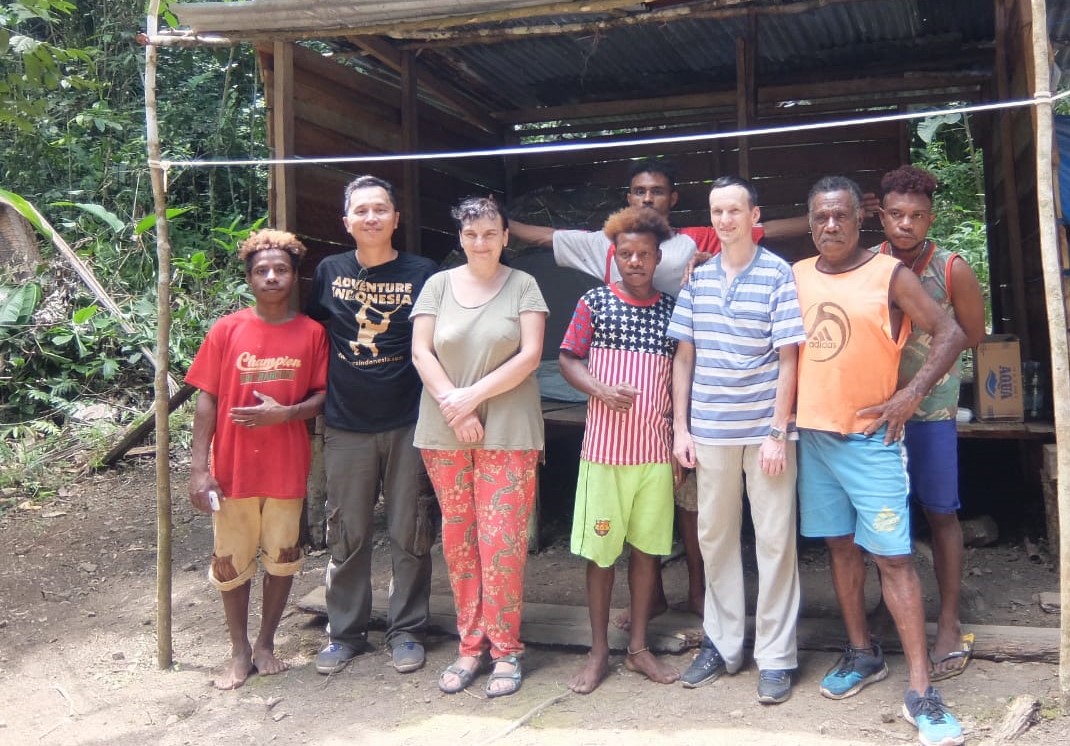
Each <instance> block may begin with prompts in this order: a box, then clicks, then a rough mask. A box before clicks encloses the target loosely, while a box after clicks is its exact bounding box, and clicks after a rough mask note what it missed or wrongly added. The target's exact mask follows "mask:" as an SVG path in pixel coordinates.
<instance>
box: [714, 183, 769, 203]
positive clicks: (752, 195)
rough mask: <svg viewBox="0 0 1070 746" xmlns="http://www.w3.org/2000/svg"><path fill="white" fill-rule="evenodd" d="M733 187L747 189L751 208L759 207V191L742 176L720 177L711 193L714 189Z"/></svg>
mask: <svg viewBox="0 0 1070 746" xmlns="http://www.w3.org/2000/svg"><path fill="white" fill-rule="evenodd" d="M733 186H737V187H742V188H743V189H745V190H746V191H747V199H749V200H750V206H751V207H757V206H758V190H757V189H755V188H754V185H753V184H751V183H750V182H749V181H747V180H746V179H744V178H743V177H742V176H718V177H717V178H716V179H714V180H713V183H712V184H711V185H710V193H711V194H712V193H713V190H714V189H724V188H725V187H733Z"/></svg>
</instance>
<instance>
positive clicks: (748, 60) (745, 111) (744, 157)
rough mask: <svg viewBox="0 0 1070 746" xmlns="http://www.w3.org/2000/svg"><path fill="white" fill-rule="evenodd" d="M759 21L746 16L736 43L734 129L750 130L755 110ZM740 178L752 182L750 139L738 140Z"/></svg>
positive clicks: (748, 15)
mask: <svg viewBox="0 0 1070 746" xmlns="http://www.w3.org/2000/svg"><path fill="white" fill-rule="evenodd" d="M757 48H758V21H757V16H755V15H754V13H748V14H747V34H746V36H743V37H740V38H738V39H736V127H737V129H740V130H746V129H750V128H751V126H752V125H753V124H754V120H755V114H756V112H757V107H758V103H757V101H758V88H757V84H756V77H755V71H754V65H755V60H756V59H757V51H758V49H757ZM739 176H741V177H743V178H744V179H749V178H751V170H750V142H749V138H746V137H741V138H739Z"/></svg>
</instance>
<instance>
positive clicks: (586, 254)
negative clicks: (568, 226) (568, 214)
mask: <svg viewBox="0 0 1070 746" xmlns="http://www.w3.org/2000/svg"><path fill="white" fill-rule="evenodd" d="M609 246H610V242H609V239H608V238H606V234H605V233H603V232H602V231H575V230H556V231H554V261H555V262H557V264H558V266H561V267H571V268H572V269H578V270H579V271H580V272H583V273H584V274H587V275H591V276H592V277H594V278H596V279H597V280H598V281H599V282H605V280H606V257H607V256H608V255H609Z"/></svg>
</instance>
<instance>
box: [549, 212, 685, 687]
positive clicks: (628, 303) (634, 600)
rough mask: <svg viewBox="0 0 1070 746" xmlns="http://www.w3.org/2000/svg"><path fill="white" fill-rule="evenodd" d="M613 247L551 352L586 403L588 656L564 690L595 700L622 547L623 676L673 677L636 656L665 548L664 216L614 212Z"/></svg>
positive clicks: (670, 470)
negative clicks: (626, 622) (610, 275)
mask: <svg viewBox="0 0 1070 746" xmlns="http://www.w3.org/2000/svg"><path fill="white" fill-rule="evenodd" d="M603 230H604V231H605V234H606V235H607V236H608V237H609V238H610V239H611V240H612V241H613V243H614V244H615V245H616V247H617V251H616V254H615V256H614V261H615V262H616V263H617V269H618V270H619V272H620V275H621V279H620V280H619V281H617V282H615V283H613V284H611V285H606V286H603V287H598V288H595V289H593V290H590V291H588V292H587V293H586V294H585V295H584V296H583V297H582V298H580V300H579V302H578V303H577V305H576V311H575V313H574V314H573V316H572V321H571V322H570V324H569V328H568V331H567V332H566V333H565V337H564V339H563V340H562V342H561V353H560V356H559V360H560V364H561V373H562V375H563V376H564V377H565V380H567V381H568V382H569V383H570V384H571V385H572V386H574V387H575V388H577V389H579V390H580V391H583V392H584V393H586V394H587V395H588V404H587V429H586V431H585V433H584V439H583V446H582V449H581V452H580V473H579V480H578V484H577V486H576V508H575V513H574V517H573V523H572V551H573V553H575V554H578V555H580V556H581V557H583V558H585V559H586V560H587V603H588V606H589V612H590V618H591V638H592V644H591V652H590V655H589V656H588V658H587V661H586V662H585V663H584V665H583V667H582V668H581V669H580V670H579V671H578V672H577V673H576V675H575V676H573V677H572V679H571V680H570V681H569V688H571V689H572V690H573V691H575V692H579V693H581V694H587V693H589V692H592V691H594V689H595V688H597V687H598V685H599V684H600V683H601V682H602V680H603V679H604V678H605V677H606V674H607V673H608V671H609V643H608V626H609V605H610V597H611V595H612V590H613V576H614V569H613V565H614V563H615V562H616V560H617V558H618V557H619V556H620V555H621V553H622V551H623V550H624V544H625V543H627V544H629V545H630V546H631V556H630V559H629V562H628V580H629V588H630V589H631V591H632V593H631V620H632V623H631V629H630V635H631V637H630V640H629V644H628V655H627V657H626V658H625V661H624V665H625V667H626V668H628V669H629V670H632V671H636V672H637V673H641V674H643V675H644V676H646V677H647V678H648V679H650V680H651V681H655V682H658V683H661V684H671V683H672V682H674V681H676V679H677V678H679V674H678V672H677V671H676V670H675V669H674V668H673V667H671V666H669V665H668V664H667V663H665V662H663V661H661V660H659V659H657V658H655V657H654V656H653V655H652V654H651V652H650V650H649V649H648V648H647V646H646V629H647V620H648V619H649V618H650V605H651V603H652V599H653V594H652V591H653V588H654V583H655V582H656V580H657V577H658V572H659V569H660V568H659V566H658V565H659V560H658V556H659V555H663V554H668V553H669V550H670V548H671V545H672V522H673V497H672V491H673V483H674V481H679V478H680V470H679V467H678V466H677V465H676V464H675V462H674V461H673V457H672V410H671V396H670V382H671V378H672V360H673V352H674V350H675V342H674V341H673V340H671V339H669V338H668V337H667V336H666V329H667V327H668V324H669V319H670V318H671V317H672V310H673V299H672V297H671V296H669V295H666V294H665V293H662V292H659V291H658V290H657V289H655V288H654V285H653V277H654V269H655V268H656V267H657V265H658V262H659V261H660V260H661V250H660V249H659V248H658V247H659V244H660V243H661V242H662V241H664V240H666V238H668V236H669V235H671V229H670V228H669V224H668V222H667V221H666V219H665V218H664V216H662V215H660V214H658V213H657V212H655V211H654V210H651V209H649V208H644V207H629V208H626V209H624V210H621V211H619V212H616V213H614V214H613V215H611V216H610V217H609V219H608V220H607V221H606V224H605V227H604V228H603Z"/></svg>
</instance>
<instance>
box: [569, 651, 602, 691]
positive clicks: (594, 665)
mask: <svg viewBox="0 0 1070 746" xmlns="http://www.w3.org/2000/svg"><path fill="white" fill-rule="evenodd" d="M608 675H609V653H606V654H605V655H595V654H594V653H588V655H587V662H586V663H584V664H583V668H581V669H580V670H579V671H577V672H576V674H575V675H574V676H573V677H572V678H571V679H569V680H568V688H569V689H571V690H572V691H574V692H576V693H577V694H590V693H591V692H593V691H594V690H595V689H597V688H598V685H599V684H601V683H602V680H603V679H605V678H606V676H608Z"/></svg>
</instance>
